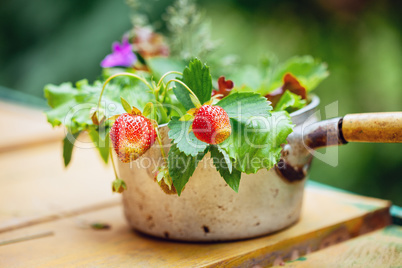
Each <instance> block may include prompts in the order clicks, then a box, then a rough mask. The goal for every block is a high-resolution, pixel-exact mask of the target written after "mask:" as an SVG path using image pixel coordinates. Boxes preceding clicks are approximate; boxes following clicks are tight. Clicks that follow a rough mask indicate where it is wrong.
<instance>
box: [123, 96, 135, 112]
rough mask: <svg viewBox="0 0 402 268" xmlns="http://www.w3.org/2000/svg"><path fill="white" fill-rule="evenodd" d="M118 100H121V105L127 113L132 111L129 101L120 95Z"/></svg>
mask: <svg viewBox="0 0 402 268" xmlns="http://www.w3.org/2000/svg"><path fill="white" fill-rule="evenodd" d="M120 101H121V105H123V108H124V110H125V111H126V112H127V113H131V111H132V109H133V108H132V106H131V105H130V103H128V102H127V101H126V100H125V99H124V98H123V97H120Z"/></svg>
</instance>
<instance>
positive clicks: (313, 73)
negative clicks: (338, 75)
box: [274, 56, 329, 91]
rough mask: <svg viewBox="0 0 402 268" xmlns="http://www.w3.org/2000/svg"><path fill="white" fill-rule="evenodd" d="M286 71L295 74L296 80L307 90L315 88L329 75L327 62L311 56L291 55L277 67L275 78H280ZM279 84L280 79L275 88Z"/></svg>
mask: <svg viewBox="0 0 402 268" xmlns="http://www.w3.org/2000/svg"><path fill="white" fill-rule="evenodd" d="M286 73H291V74H293V75H294V76H296V78H297V80H299V81H300V83H301V84H302V85H303V86H304V87H305V88H306V90H307V91H311V90H313V89H314V88H316V87H317V86H318V84H319V83H321V81H322V80H324V79H325V78H327V77H328V75H329V72H328V70H327V64H325V63H322V62H320V61H319V60H316V59H314V58H313V57H311V56H303V57H293V58H291V59H289V60H288V61H286V62H285V63H284V64H282V65H281V66H280V67H279V68H278V69H277V71H276V75H275V80H282V78H283V76H284V75H285V74H286ZM281 84H282V81H281V82H280V84H279V85H278V86H277V87H275V88H278V87H280V86H281ZM275 88H274V89H275Z"/></svg>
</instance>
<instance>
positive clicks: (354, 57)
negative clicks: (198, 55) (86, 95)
mask: <svg viewBox="0 0 402 268" xmlns="http://www.w3.org/2000/svg"><path fill="white" fill-rule="evenodd" d="M130 2H133V1H130ZM142 2H144V5H143V8H144V9H145V10H146V11H147V12H148V13H149V14H150V15H151V18H153V20H157V19H158V18H159V17H160V16H161V15H162V14H163V13H164V12H165V10H166V6H167V5H168V4H171V2H172V1H168V0H165V1H164V0H159V1H154V2H152V4H150V2H149V1H146V0H144V1H142ZM199 5H200V7H201V8H203V9H205V13H206V16H207V17H208V19H209V20H211V25H212V27H211V34H212V37H213V38H215V39H219V40H220V41H221V45H220V46H221V48H223V49H222V51H224V52H225V53H232V54H235V55H238V57H239V60H240V61H241V62H244V63H251V64H255V63H256V62H257V61H258V59H259V58H260V56H262V55H264V54H267V53H274V54H275V55H277V57H278V58H279V59H280V60H282V61H283V60H286V59H287V58H289V57H291V56H294V55H304V54H310V55H312V56H314V57H316V58H320V59H322V60H323V61H325V62H327V63H328V66H329V70H330V73H331V75H330V77H329V78H328V79H327V80H325V81H324V82H323V83H322V84H321V85H320V86H319V87H318V88H317V89H316V90H315V94H317V95H319V96H320V98H321V107H324V106H325V105H326V104H330V103H332V102H334V101H338V104H339V115H345V114H347V113H356V112H380V111H397V110H399V111H400V110H402V86H401V85H402V35H401V32H402V20H401V16H400V10H402V2H401V1H397V0H395V1H365V0H327V1H326V0H311V1H306V0H304V1H297V0H285V1H279V0H272V1H262V0H260V1H258V0H226V1H213V0H206V1H199ZM130 14H131V13H130V9H129V8H128V6H127V5H126V3H125V2H124V1H123V0H120V1H107V0H97V1H95V0H87V1H78V0H63V1H62V0H60V1H51V0H36V1H22V0H12V1H11V0H3V1H1V3H0V25H1V29H0V40H1V42H0V97H1V98H5V99H14V100H20V101H24V102H26V103H31V104H36V105H44V103H45V101H44V98H43V93H42V89H43V86H44V85H45V84H47V83H55V84H59V83H61V82H65V81H77V80H80V79H82V78H88V79H89V80H90V81H93V80H94V79H96V78H98V77H99V75H100V73H101V68H100V66H99V63H100V61H101V60H102V59H103V57H104V56H105V55H106V54H108V53H110V47H111V44H112V42H113V41H115V40H120V39H121V36H122V34H123V33H124V32H126V31H127V30H128V29H130V28H131V21H130ZM22 93H24V94H22ZM322 116H323V117H324V116H325V114H322ZM334 150H337V149H332V150H330V152H331V151H332V153H333V152H334ZM335 156H336V155H335V154H334V157H335ZM311 179H313V180H316V181H319V182H323V183H326V184H329V185H332V186H335V187H339V188H343V189H345V190H349V191H353V192H356V193H359V194H364V195H369V196H376V197H380V198H384V199H390V200H392V201H393V202H394V203H395V204H397V205H402V145H401V144H349V145H347V146H343V147H340V148H339V161H338V166H336V167H332V166H329V165H327V164H325V163H323V162H321V161H319V160H316V161H315V162H314V163H313V167H312V171H311Z"/></svg>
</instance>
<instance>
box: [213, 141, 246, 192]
mask: <svg viewBox="0 0 402 268" xmlns="http://www.w3.org/2000/svg"><path fill="white" fill-rule="evenodd" d="M210 151H211V158H212V161H213V163H214V166H215V167H216V170H217V171H218V172H219V174H220V175H221V176H222V178H223V179H224V180H225V181H226V183H227V184H228V185H229V186H230V188H232V189H233V190H234V191H235V192H236V193H237V192H238V191H239V185H240V178H241V172H240V171H239V170H237V169H236V168H234V167H233V163H232V161H231V159H230V157H229V155H228V154H227V153H226V152H225V151H224V150H221V149H220V147H216V146H211V147H210Z"/></svg>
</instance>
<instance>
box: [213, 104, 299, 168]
mask: <svg viewBox="0 0 402 268" xmlns="http://www.w3.org/2000/svg"><path fill="white" fill-rule="evenodd" d="M230 123H231V126H232V134H231V135H230V136H229V138H228V139H227V140H225V141H224V142H223V143H221V144H220V147H221V148H222V149H223V150H225V151H226V152H227V154H228V155H229V156H230V158H231V159H232V160H233V161H234V166H235V168H236V169H238V170H239V171H241V172H245V173H247V174H250V173H256V172H257V171H258V170H260V169H262V168H266V169H270V168H272V167H273V166H274V165H275V164H276V163H277V162H278V161H279V158H280V152H281V150H282V147H281V144H284V143H286V138H287V137H288V135H289V134H290V133H291V132H292V128H293V125H292V122H291V120H290V116H289V115H288V114H287V113H286V112H284V111H282V112H273V113H272V116H270V117H266V118H265V120H263V119H262V118H261V117H260V118H258V120H249V121H239V120H236V119H233V118H231V119H230Z"/></svg>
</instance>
